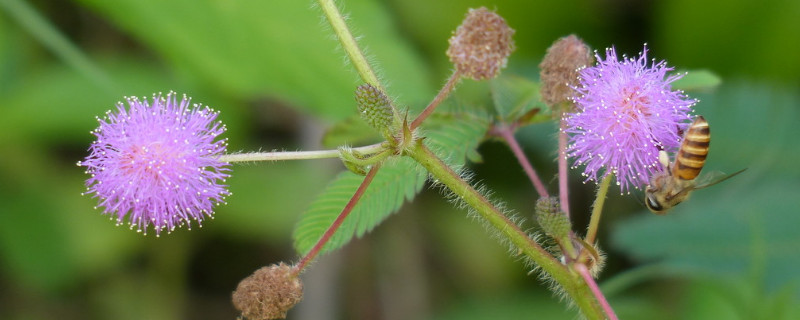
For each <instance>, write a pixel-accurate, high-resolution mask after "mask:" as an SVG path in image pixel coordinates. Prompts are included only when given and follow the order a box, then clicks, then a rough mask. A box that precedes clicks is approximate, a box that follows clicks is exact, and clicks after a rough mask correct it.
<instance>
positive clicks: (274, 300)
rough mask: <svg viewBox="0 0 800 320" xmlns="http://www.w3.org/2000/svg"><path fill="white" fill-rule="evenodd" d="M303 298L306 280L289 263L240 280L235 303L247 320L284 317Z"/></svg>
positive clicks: (264, 269)
mask: <svg viewBox="0 0 800 320" xmlns="http://www.w3.org/2000/svg"><path fill="white" fill-rule="evenodd" d="M302 299H303V283H302V282H300V279H299V278H298V277H297V276H296V275H293V272H292V267H290V266H287V265H286V264H283V263H281V264H279V265H272V266H269V267H263V268H261V269H258V270H256V272H254V273H253V274H252V275H250V276H249V277H247V278H245V279H244V280H242V281H241V282H239V286H237V287H236V291H234V292H233V306H234V307H236V309H237V310H239V311H241V312H242V315H243V316H245V317H247V319H251V320H256V319H283V318H286V312H287V311H289V309H291V308H292V307H294V305H296V304H297V303H298V302H300V300H302Z"/></svg>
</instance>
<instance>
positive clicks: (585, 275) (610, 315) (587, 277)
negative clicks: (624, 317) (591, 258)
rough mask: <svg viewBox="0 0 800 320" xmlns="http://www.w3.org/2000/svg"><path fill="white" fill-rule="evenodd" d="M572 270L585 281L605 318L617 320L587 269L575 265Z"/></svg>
mask: <svg viewBox="0 0 800 320" xmlns="http://www.w3.org/2000/svg"><path fill="white" fill-rule="evenodd" d="M574 268H575V270H576V271H578V273H580V275H581V277H583V280H584V281H586V284H587V285H589V288H590V289H591V290H592V293H593V294H594V297H595V299H597V301H598V302H599V303H600V306H602V307H603V310H604V312H605V314H606V318H608V319H609V320H618V318H617V314H616V313H614V309H612V308H611V305H610V304H609V303H608V300H606V297H605V296H604V295H603V292H602V291H600V288H599V287H598V286H597V282H595V281H594V278H592V275H591V274H590V273H589V269H587V268H586V266H585V265H583V264H580V263H578V264H575V265H574Z"/></svg>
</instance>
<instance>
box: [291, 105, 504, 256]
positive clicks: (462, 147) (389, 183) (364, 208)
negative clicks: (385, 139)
mask: <svg viewBox="0 0 800 320" xmlns="http://www.w3.org/2000/svg"><path fill="white" fill-rule="evenodd" d="M428 120H429V122H430V125H429V126H426V129H427V130H430V132H429V133H428V134H427V138H426V141H427V142H428V143H429V145H430V146H431V148H432V149H434V150H437V151H439V152H438V153H439V154H440V156H441V157H443V158H444V159H448V160H450V163H451V164H453V165H456V166H458V165H462V164H464V162H465V157H466V156H467V155H468V154H469V153H474V152H475V148H476V147H477V146H478V144H479V142H480V141H481V140H482V137H483V136H484V135H485V134H486V130H487V128H488V122H486V121H484V120H482V119H480V118H476V117H474V116H468V115H446V116H441V117H435V118H434V117H432V118H430V119H428ZM426 124H428V123H426ZM426 177H427V174H426V173H425V172H424V170H422V168H420V167H419V166H418V165H417V164H416V163H415V162H414V161H413V160H411V159H409V158H405V157H403V158H395V159H390V160H388V161H387V162H386V163H385V164H384V165H383V167H382V168H381V169H380V171H379V172H378V174H377V175H376V176H375V178H374V180H373V181H372V184H370V186H369V188H367V191H366V192H365V193H364V195H363V196H362V197H361V200H360V201H359V203H358V204H357V205H356V206H355V208H353V212H351V213H350V216H348V217H347V219H345V221H344V223H342V225H341V227H340V228H339V230H338V231H337V232H336V234H335V235H334V236H333V237H332V238H331V240H330V241H329V242H328V243H327V244H326V245H325V247H324V248H323V249H322V252H323V253H325V252H329V251H331V250H335V249H338V248H340V247H342V246H344V245H345V244H347V243H348V242H350V240H352V239H353V237H361V236H363V235H364V234H365V233H367V232H369V231H370V230H372V229H373V228H375V227H376V226H377V225H378V224H380V223H381V222H383V220H385V219H386V218H387V217H388V216H389V215H390V214H392V213H394V212H396V211H397V210H398V209H400V206H401V205H402V204H403V202H404V201H406V200H411V199H413V198H414V196H415V195H416V194H417V193H418V192H419V191H420V190H421V189H422V186H423V184H424V182H425V179H426ZM363 180H364V177H362V176H358V175H355V174H353V173H351V172H349V171H346V172H342V173H341V174H339V175H338V176H337V177H336V178H335V179H334V180H333V181H332V182H331V183H330V184H329V185H328V187H327V188H326V189H325V191H323V193H322V194H321V195H320V196H319V197H318V198H317V199H316V200H315V201H314V202H313V203H311V205H310V206H309V208H308V210H307V211H306V212H305V213H303V215H302V217H301V218H300V221H299V222H298V224H297V227H296V228H295V230H294V234H293V238H294V243H295V248H296V249H297V251H298V252H300V253H301V254H305V253H307V252H308V251H309V250H310V249H311V248H312V247H313V246H314V244H315V243H316V242H317V241H318V240H319V238H320V237H321V236H322V234H323V233H325V231H326V230H327V229H328V227H329V226H330V225H331V224H332V223H333V221H334V220H335V219H336V217H337V216H338V215H339V213H341V211H342V209H343V208H344V207H345V205H346V204H347V202H348V201H349V200H350V198H351V197H352V195H353V193H355V191H356V189H358V186H359V185H360V184H361V182H362V181H363Z"/></svg>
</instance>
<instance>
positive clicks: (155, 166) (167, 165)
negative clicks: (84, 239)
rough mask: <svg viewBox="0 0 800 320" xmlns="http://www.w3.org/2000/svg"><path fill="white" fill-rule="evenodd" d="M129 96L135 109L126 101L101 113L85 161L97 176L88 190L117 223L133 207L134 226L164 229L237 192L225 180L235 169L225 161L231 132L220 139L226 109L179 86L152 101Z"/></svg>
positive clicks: (207, 213) (205, 213) (203, 213)
mask: <svg viewBox="0 0 800 320" xmlns="http://www.w3.org/2000/svg"><path fill="white" fill-rule="evenodd" d="M125 100H127V102H128V109H126V108H125V106H124V105H123V104H122V103H121V102H120V103H118V104H117V110H116V112H111V111H109V112H107V113H106V117H105V118H104V119H100V118H98V119H97V120H98V122H99V123H100V127H98V128H97V129H95V130H94V131H92V134H94V135H95V136H96V137H97V140H96V141H95V142H93V143H92V145H91V147H90V148H89V150H90V151H91V154H90V155H89V156H88V157H86V159H85V160H84V161H80V162H78V165H79V166H83V167H86V173H88V174H90V175H91V177H90V178H89V179H87V180H86V186H87V191H86V192H85V193H84V194H91V193H94V197H95V198H99V203H98V206H99V207H103V213H104V214H109V215H111V216H112V219H113V218H116V221H117V225H121V224H122V223H123V220H124V219H125V216H127V215H129V214H130V216H129V218H128V221H129V224H130V228H131V229H134V228H136V231H137V232H144V233H145V234H147V229H148V228H149V226H150V225H153V227H154V228H155V231H156V235H158V234H160V233H161V231H163V230H166V231H167V232H171V231H172V230H174V229H175V228H176V227H180V226H182V225H184V224H186V225H190V220H196V221H197V222H198V224H199V223H201V222H202V220H203V219H205V218H206V217H212V209H213V207H214V206H215V205H216V204H218V203H221V202H224V199H225V197H226V196H228V195H230V192H228V190H227V189H226V186H225V185H222V184H220V183H221V182H222V183H224V181H225V179H226V178H228V177H229V176H230V175H229V174H227V172H228V171H229V170H230V169H229V168H228V166H229V164H228V163H227V162H221V161H219V160H218V158H219V157H220V156H221V155H222V154H224V153H225V149H226V147H227V139H222V140H216V141H215V139H216V138H217V136H219V135H220V134H222V133H223V132H225V130H226V129H225V126H224V125H223V124H222V123H221V122H219V121H215V119H216V118H217V115H218V112H215V111H214V110H212V109H211V108H208V107H205V106H201V105H198V104H193V105H191V104H190V101H191V99H190V98H187V97H186V96H183V99H182V100H181V101H180V102H178V100H177V98H176V95H175V93H174V92H170V93H169V94H167V96H166V97H162V95H161V94H157V95H153V102H152V105H151V104H150V103H148V101H147V100H146V99H145V101H140V100H139V99H138V98H126V99H125ZM189 227H190V226H189Z"/></svg>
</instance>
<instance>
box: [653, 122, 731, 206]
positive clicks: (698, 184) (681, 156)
mask: <svg viewBox="0 0 800 320" xmlns="http://www.w3.org/2000/svg"><path fill="white" fill-rule="evenodd" d="M710 142H711V131H710V130H709V127H708V122H707V121H706V119H705V118H703V116H698V117H697V118H696V119H695V120H694V121H693V122H692V124H691V125H689V129H688V130H687V131H686V133H685V134H684V136H683V141H682V142H681V147H680V149H679V150H678V153H677V154H676V155H675V162H674V163H672V164H670V163H669V156H668V155H667V153H666V151H663V150H662V151H660V152H659V154H658V160H659V162H661V166H662V168H664V170H663V171H660V172H657V173H655V174H654V175H653V176H652V177H651V178H650V184H649V185H648V186H647V188H646V189H645V204H646V205H647V209H650V211H652V212H653V213H655V214H659V215H662V214H666V213H667V211H668V210H669V209H671V208H672V207H674V206H676V205H677V204H679V203H681V202H683V201H684V200H686V199H687V198H688V197H689V194H690V193H691V192H692V191H694V190H697V189H702V188H706V187H710V186H713V185H715V184H717V183H720V182H722V181H725V180H727V179H730V178H732V177H733V176H735V175H737V174H739V173H742V171H744V170H746V169H742V170H739V171H738V172H736V173H733V174H731V175H728V176H724V177H721V178H715V177H714V176H712V175H707V176H706V177H704V178H703V179H702V180H703V181H697V176H699V175H700V170H703V165H704V164H705V162H706V156H708V146H709V143H710Z"/></svg>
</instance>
